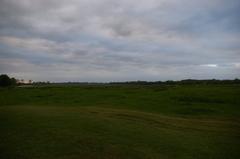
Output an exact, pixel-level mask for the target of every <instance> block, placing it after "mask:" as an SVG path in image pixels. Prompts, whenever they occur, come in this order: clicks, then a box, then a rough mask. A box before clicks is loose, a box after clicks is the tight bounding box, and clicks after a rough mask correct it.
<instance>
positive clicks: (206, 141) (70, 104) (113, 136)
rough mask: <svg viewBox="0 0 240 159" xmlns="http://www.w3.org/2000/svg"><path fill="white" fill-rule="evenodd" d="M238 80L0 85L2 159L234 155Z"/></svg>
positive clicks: (208, 158) (239, 139)
mask: <svg viewBox="0 0 240 159" xmlns="http://www.w3.org/2000/svg"><path fill="white" fill-rule="evenodd" d="M239 156H240V85H184V86H183V85H171V86H167V85H159V86H137V85H125V86H124V85H123V86H109V85H102V86H61V87H60V86H49V87H29V88H4V89H3V88H2V89H0V158H1V159H79V158H83V159H128V158H129V159H135V158H136V159H236V158H239Z"/></svg>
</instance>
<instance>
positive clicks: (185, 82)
mask: <svg viewBox="0 0 240 159" xmlns="http://www.w3.org/2000/svg"><path fill="white" fill-rule="evenodd" d="M110 84H137V85H159V84H167V85H175V84H182V85H186V84H240V80H239V79H234V80H217V79H207V80H196V79H185V80H181V81H172V80H168V81H154V82H149V81H127V82H110Z"/></svg>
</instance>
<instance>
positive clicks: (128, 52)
mask: <svg viewBox="0 0 240 159" xmlns="http://www.w3.org/2000/svg"><path fill="white" fill-rule="evenodd" d="M0 4H1V5H0V50H1V51H0V71H1V73H8V74H11V75H13V76H16V77H17V78H29V79H33V80H52V81H65V80H67V81H119V80H120V81H122V80H123V81H124V80H168V79H183V78H236V77H238V78H239V76H240V73H239V72H240V67H239V65H240V45H239V44H240V38H239V37H240V29H239V28H240V21H239V14H238V10H239V7H240V3H239V1H237V0H230V1H229V0H228V1H227V0H213V1H208V0H202V1H197V0H193V1H192V0H191V1H190V0H183V1H177V0H173V1H167V0H160V1H159V0H148V1H139V0H138V1H137V0H122V1H114V0H103V1H97V0H21V1H18V0H0Z"/></svg>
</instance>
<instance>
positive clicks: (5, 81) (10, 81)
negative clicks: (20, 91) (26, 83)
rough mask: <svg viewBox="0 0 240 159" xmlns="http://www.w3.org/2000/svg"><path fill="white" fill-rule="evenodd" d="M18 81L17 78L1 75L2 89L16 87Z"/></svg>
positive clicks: (0, 84)
mask: <svg viewBox="0 0 240 159" xmlns="http://www.w3.org/2000/svg"><path fill="white" fill-rule="evenodd" d="M16 84H17V80H16V79H15V78H10V77H8V75H6V74H2V75H0V87H8V86H15V85H16Z"/></svg>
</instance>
